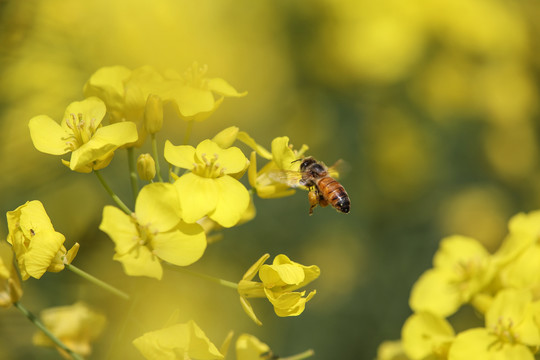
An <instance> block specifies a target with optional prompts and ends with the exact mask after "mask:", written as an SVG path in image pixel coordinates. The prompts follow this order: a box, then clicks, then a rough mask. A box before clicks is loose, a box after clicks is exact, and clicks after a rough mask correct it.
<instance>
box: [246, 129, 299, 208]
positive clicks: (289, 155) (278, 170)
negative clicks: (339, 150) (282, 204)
mask: <svg viewBox="0 0 540 360" xmlns="http://www.w3.org/2000/svg"><path fill="white" fill-rule="evenodd" d="M307 149H308V147H307V145H302V147H301V148H300V150H293V147H292V145H289V138H288V137H287V136H283V137H278V138H275V139H274V140H272V152H271V154H272V157H271V158H269V160H270V161H269V162H268V163H267V164H266V165H265V166H263V167H262V168H261V169H260V170H259V171H257V156H256V153H255V152H252V153H251V157H250V166H249V170H248V177H249V184H250V185H251V186H252V187H253V188H254V189H255V190H256V191H257V195H258V196H259V197H261V198H265V199H268V198H278V197H284V196H289V195H292V194H294V193H295V190H294V189H291V187H290V185H291V184H292V182H294V180H295V179H297V180H299V178H298V170H299V168H300V162H298V161H296V160H298V159H299V158H300V157H301V156H302V155H303V154H304V153H305V152H306V151H307ZM257 153H259V154H260V153H261V152H260V151H258V152H257Z"/></svg>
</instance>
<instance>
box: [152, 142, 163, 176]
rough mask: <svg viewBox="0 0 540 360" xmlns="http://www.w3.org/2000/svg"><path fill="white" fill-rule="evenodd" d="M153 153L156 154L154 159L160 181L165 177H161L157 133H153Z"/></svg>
mask: <svg viewBox="0 0 540 360" xmlns="http://www.w3.org/2000/svg"><path fill="white" fill-rule="evenodd" d="M152 153H153V155H154V161H155V162H156V174H157V177H158V180H159V182H163V178H162V177H161V169H160V166H159V155H158V149H157V141H156V134H152Z"/></svg>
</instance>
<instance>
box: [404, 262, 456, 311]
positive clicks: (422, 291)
mask: <svg viewBox="0 0 540 360" xmlns="http://www.w3.org/2000/svg"><path fill="white" fill-rule="evenodd" d="M451 281H452V278H451V276H450V274H449V273H448V272H445V271H443V270H437V269H430V270H428V271H426V272H425V273H423V274H422V275H421V276H420V278H419V279H418V280H417V281H416V283H415V284H414V285H413V288H412V290H411V296H410V298H409V306H410V307H411V309H413V311H416V312H420V311H426V312H430V313H433V314H435V315H439V316H441V317H447V316H449V315H451V314H453V313H454V312H456V310H457V309H458V308H459V307H460V306H461V304H462V303H463V300H462V299H461V297H460V294H459V291H458V289H457V288H456V286H453V285H452V283H451Z"/></svg>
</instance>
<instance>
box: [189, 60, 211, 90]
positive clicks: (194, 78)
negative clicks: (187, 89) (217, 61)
mask: <svg viewBox="0 0 540 360" xmlns="http://www.w3.org/2000/svg"><path fill="white" fill-rule="evenodd" d="M207 71H208V65H203V66H199V64H197V63H196V62H195V63H193V64H192V65H191V67H190V68H189V69H187V70H186V72H185V73H184V76H183V78H184V81H185V82H186V83H188V84H189V85H190V86H193V87H195V88H199V89H205V90H206V88H207V84H206V79H205V78H204V76H205V75H206V72H207Z"/></svg>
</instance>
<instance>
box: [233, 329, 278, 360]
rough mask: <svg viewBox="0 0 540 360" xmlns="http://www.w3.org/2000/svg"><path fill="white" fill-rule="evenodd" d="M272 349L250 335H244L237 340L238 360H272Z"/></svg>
mask: <svg viewBox="0 0 540 360" xmlns="http://www.w3.org/2000/svg"><path fill="white" fill-rule="evenodd" d="M271 358H272V352H271V351H270V347H269V346H268V345H266V344H265V343H263V342H262V341H260V340H259V339H257V338H256V337H255V336H253V335H250V334H242V335H240V336H239V337H238V339H237V340H236V360H261V359H271Z"/></svg>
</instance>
